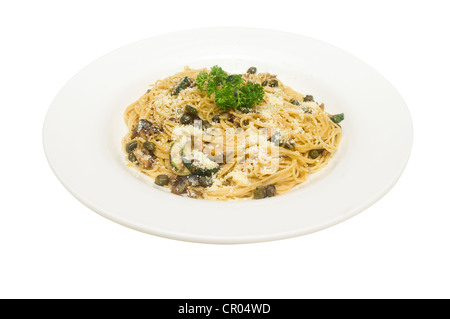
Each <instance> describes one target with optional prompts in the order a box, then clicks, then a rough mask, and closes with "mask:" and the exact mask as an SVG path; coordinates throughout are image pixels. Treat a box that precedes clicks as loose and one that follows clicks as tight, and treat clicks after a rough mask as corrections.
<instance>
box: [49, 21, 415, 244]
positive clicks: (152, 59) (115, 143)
mask: <svg viewBox="0 0 450 319" xmlns="http://www.w3.org/2000/svg"><path fill="white" fill-rule="evenodd" d="M268 44H270V45H268ZM216 64H217V65H220V66H222V67H223V68H224V69H225V70H226V71H229V72H233V73H243V72H245V71H246V70H247V68H248V67H249V66H256V67H257V68H258V71H259V72H270V73H273V74H277V75H278V78H279V79H280V80H281V81H282V82H283V83H284V84H286V85H288V86H291V87H292V88H294V89H295V90H296V91H299V92H302V93H307V94H311V95H313V96H314V98H315V100H316V101H318V102H319V103H320V102H324V103H325V107H326V110H327V111H328V112H329V113H332V114H333V113H341V112H343V113H345V120H344V121H343V122H342V128H343V140H342V143H341V145H340V147H339V150H338V152H337V153H336V155H335V156H334V157H333V159H332V160H331V162H330V164H329V165H328V166H327V167H326V168H325V169H324V170H322V171H321V172H319V173H316V174H313V175H310V177H309V180H308V181H307V182H305V183H304V184H301V185H300V186H299V187H297V188H296V189H295V190H293V191H291V192H290V193H288V194H285V195H281V196H276V197H273V198H267V199H263V200H247V201H231V202H215V201H207V200H196V199H191V198H185V197H181V196H176V195H172V194H170V193H168V192H164V191H161V190H160V189H158V188H157V187H155V186H154V185H153V181H152V180H151V179H150V178H147V177H146V176H143V175H142V174H139V173H138V172H137V171H135V170H133V169H130V168H128V167H126V166H125V156H124V154H123V153H122V151H121V139H122V137H123V136H124V135H125V133H126V132H127V128H126V126H125V123H124V120H123V112H124V110H125V108H126V107H127V106H128V105H129V104H131V103H132V102H134V101H135V100H137V99H138V98H139V97H140V96H141V95H142V94H143V93H144V92H145V91H146V90H147V88H148V85H149V84H151V83H154V82H155V81H156V80H158V79H162V78H164V77H167V76H170V75H173V74H174V73H176V72H179V71H182V70H183V67H184V66H190V67H192V68H202V67H208V68H209V67H211V66H213V65H216ZM43 143H44V149H45V153H46V156H47V159H48V161H49V163H50V166H51V167H52V169H53V171H54V173H55V175H56V176H57V177H58V178H59V180H60V181H61V182H62V184H63V185H64V186H65V187H66V188H67V190H69V192H70V193H72V194H73V195H74V196H75V197H76V198H77V199H78V200H80V201H81V202H82V203H83V204H85V205H86V206H87V207H89V208H90V209H92V210H93V211H95V212H97V213H99V214H100V215H102V216H104V217H106V218H108V219H111V220H113V221H115V222H117V223H120V224H122V225H124V226H127V227H131V228H133V229H136V230H139V231H143V232H146V233H149V234H153V235H158V236H163V237H167V238H172V239H178V240H186V241H194V242H203V243H248V242H259V241H268V240H276V239H282V238H289V237H294V236H300V235H304V234H308V233H311V232H314V231H318V230H322V229H324V228H326V227H329V226H332V225H335V224H337V223H339V222H342V221H344V220H346V219H348V218H350V217H352V216H354V215H356V214H357V213H359V212H361V211H363V210H364V209H366V208H367V207H369V206H370V205H372V204H373V203H375V202H376V201H377V200H378V199H380V198H381V197H382V196H383V195H384V194H386V193H387V192H388V191H389V190H390V189H391V187H392V186H393V185H394V184H395V182H396V181H397V180H398V178H399V177H400V175H401V173H402V171H403V169H404V168H405V166H406V163H407V161H408V158H409V154H410V150H411V145H412V123H411V118H410V115H409V111H408V108H407V106H406V104H405V102H404V101H403V99H402V98H401V96H400V95H399V93H398V92H397V91H396V90H395V89H394V88H393V87H392V85H391V84H390V83H388V82H387V81H386V80H385V79H384V78H383V77H382V76H381V75H380V74H379V73H377V72H376V71H375V70H373V69H372V68H371V67H369V66H368V65H366V64H365V63H363V62H362V61H360V60H359V59H357V58H355V57H354V56H352V55H351V54H349V53H346V52H344V51H342V50H340V49H338V48H336V47H334V46H331V45H329V44H326V43H323V42H320V41H317V40H314V39H311V38H307V37H303V36H300V35H296V34H290V33H284V32H279V31H272V30H263V29H247V28H209V29H197V30H189V31H183V32H176V33H170V34H166V35H161V36H157V37H153V38H149V39H145V40H142V41H139V42H136V43H132V44H130V45H127V46H124V47H122V48H119V49H117V50H115V51H113V52H111V53H109V54H107V55H105V56H103V57H101V58H99V59H98V60H96V61H94V62H93V63H91V64H89V65H88V66H86V67H85V68H84V69H82V70H81V71H80V72H79V73H78V74H76V75H75V76H74V77H73V78H72V79H71V80H70V81H69V82H68V83H67V84H66V85H65V86H64V87H63V89H61V91H60V92H59V93H58V94H57V96H56V97H55V99H54V101H53V103H52V105H51V107H50V108H49V111H48V113H47V116H46V119H45V123H44V128H43Z"/></svg>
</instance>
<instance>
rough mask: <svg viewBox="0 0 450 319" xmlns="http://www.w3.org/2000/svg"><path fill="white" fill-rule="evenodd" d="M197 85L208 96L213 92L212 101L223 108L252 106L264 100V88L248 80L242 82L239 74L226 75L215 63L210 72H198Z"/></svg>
mask: <svg viewBox="0 0 450 319" xmlns="http://www.w3.org/2000/svg"><path fill="white" fill-rule="evenodd" d="M196 84H197V87H198V88H199V89H200V90H202V91H205V92H206V95H207V96H208V97H211V95H212V94H215V97H214V102H215V103H216V104H217V105H218V106H219V107H220V108H221V109H224V110H227V109H238V110H240V109H243V108H252V107H253V106H254V105H257V104H259V103H261V102H262V101H264V88H263V87H262V86H261V85H260V84H258V83H253V82H250V81H248V82H247V83H246V84H244V79H243V78H242V75H241V74H232V75H228V74H227V73H226V72H225V71H224V70H223V69H222V68H221V67H219V66H217V65H215V66H213V67H212V68H211V72H209V73H208V72H200V73H199V74H198V76H197V80H196Z"/></svg>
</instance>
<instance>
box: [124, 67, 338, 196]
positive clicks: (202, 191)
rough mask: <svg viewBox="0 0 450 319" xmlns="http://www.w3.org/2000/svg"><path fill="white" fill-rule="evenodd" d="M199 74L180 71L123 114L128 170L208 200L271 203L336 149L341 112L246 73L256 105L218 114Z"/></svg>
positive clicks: (266, 77)
mask: <svg viewBox="0 0 450 319" xmlns="http://www.w3.org/2000/svg"><path fill="white" fill-rule="evenodd" d="M200 72H207V69H200V70H195V69H190V68H188V67H185V69H184V71H183V72H179V73H177V74H175V75H173V76H170V77H167V78H165V79H162V80H159V81H157V82H156V83H155V84H153V85H151V87H150V88H149V89H148V90H147V92H146V93H145V94H144V95H142V96H141V97H140V98H139V99H138V100H137V101H136V102H134V103H132V104H131V105H129V106H128V107H127V108H126V110H125V114H124V119H125V122H126V125H127V127H128V129H129V131H128V133H127V134H126V136H125V137H124V138H123V140H122V146H123V150H124V152H125V153H127V154H128V155H127V162H128V165H129V166H133V167H135V168H136V169H138V170H139V171H140V172H142V173H144V174H146V175H148V176H150V177H152V178H155V182H156V184H157V185H161V186H167V187H169V188H171V190H172V192H173V193H175V194H187V195H188V196H190V197H195V198H203V199H208V200H236V199H251V198H264V197H271V196H274V195H275V194H276V195H280V194H284V193H286V192H289V191H290V190H291V189H292V188H293V187H295V186H296V185H299V184H301V183H302V182H304V181H305V180H306V179H307V176H308V174H311V173H314V172H317V171H319V170H320V169H322V168H323V167H324V166H326V165H327V164H328V162H329V161H330V159H331V158H332V156H333V154H334V153H335V152H336V151H337V149H338V146H339V143H340V141H341V138H342V129H341V126H340V125H339V124H338V123H339V122H340V121H341V120H342V119H343V114H339V115H336V116H333V115H330V114H328V113H327V112H326V111H325V110H324V105H323V104H321V105H319V104H318V103H316V102H315V101H314V99H313V97H312V96H309V95H306V96H304V95H302V94H300V93H298V92H296V91H294V90H293V89H292V88H290V87H288V86H285V85H284V84H283V83H282V82H281V81H280V80H279V79H277V76H276V75H272V74H269V73H256V70H255V68H250V69H249V71H248V73H246V74H243V75H241V76H242V78H243V80H244V82H245V83H255V84H258V85H261V86H262V87H263V88H264V92H263V94H264V101H263V102H261V103H259V104H258V105H256V106H254V107H252V108H245V109H227V110H224V109H223V108H221V107H219V106H218V105H217V104H216V102H215V100H214V95H211V96H210V97H208V95H207V93H206V92H205V91H203V90H201V88H199V87H198V86H197V85H196V83H195V80H196V79H197V76H198V75H199V73H200ZM219 85H220V83H219ZM235 94H236V93H235Z"/></svg>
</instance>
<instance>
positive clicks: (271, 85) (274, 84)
mask: <svg viewBox="0 0 450 319" xmlns="http://www.w3.org/2000/svg"><path fill="white" fill-rule="evenodd" d="M269 86H270V87H271V88H274V87H276V86H278V81H277V80H273V81H272V82H270V84H269Z"/></svg>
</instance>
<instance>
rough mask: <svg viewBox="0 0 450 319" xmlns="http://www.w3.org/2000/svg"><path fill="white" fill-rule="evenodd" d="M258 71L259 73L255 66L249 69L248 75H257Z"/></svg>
mask: <svg viewBox="0 0 450 319" xmlns="http://www.w3.org/2000/svg"><path fill="white" fill-rule="evenodd" d="M256 71H257V70H256V68H255V67H254V66H252V67H249V68H248V70H247V73H248V74H255V73H256Z"/></svg>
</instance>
